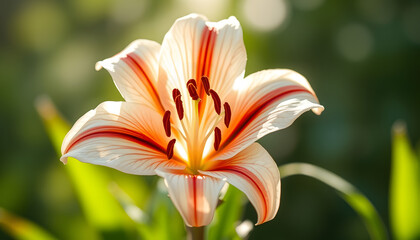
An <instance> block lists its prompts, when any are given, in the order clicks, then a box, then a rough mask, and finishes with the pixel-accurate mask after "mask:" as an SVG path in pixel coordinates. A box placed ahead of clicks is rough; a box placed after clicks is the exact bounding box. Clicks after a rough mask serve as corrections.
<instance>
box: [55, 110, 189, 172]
mask: <svg viewBox="0 0 420 240" xmlns="http://www.w3.org/2000/svg"><path fill="white" fill-rule="evenodd" d="M168 141H169V140H168V138H167V137H166V136H165V132H164V129H163V126H162V120H161V116H160V115H159V114H158V113H156V112H155V111H154V110H153V109H151V108H149V107H147V106H145V105H141V104H138V103H125V102H104V103H102V104H100V105H99V106H98V107H97V108H96V109H95V110H91V111H89V112H88V113H86V114H85V115H84V116H83V117H81V118H80V119H79V120H78V121H77V122H76V123H75V124H74V126H73V127H72V129H71V130H70V131H69V132H68V133H67V135H66V137H65V138H64V140H63V144H62V148H61V152H62V154H63V156H62V157H61V161H62V162H63V163H66V162H67V158H68V157H73V158H76V159H78V160H79V161H81V162H86V163H92V164H97V165H103V166H108V167H112V168H115V169H118V170H120V171H122V172H126V173H130V174H138V175H153V174H155V170H156V169H160V168H163V169H167V168H168V169H182V168H184V167H185V166H184V165H182V164H180V163H179V162H177V161H175V160H174V159H172V160H168V158H167V156H166V144H167V142H168Z"/></svg>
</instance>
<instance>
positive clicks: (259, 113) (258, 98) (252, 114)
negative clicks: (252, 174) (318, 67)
mask: <svg viewBox="0 0 420 240" xmlns="http://www.w3.org/2000/svg"><path fill="white" fill-rule="evenodd" d="M234 93H235V94H232V96H231V98H230V99H229V103H230V104H231V108H232V120H231V124H230V127H229V128H228V129H226V128H224V131H223V132H222V142H221V147H220V149H219V151H218V152H217V153H215V154H214V155H213V157H215V158H217V159H228V158H231V157H233V156H235V154H236V153H238V152H240V151H241V150H243V149H245V148H246V147H248V146H249V145H250V144H252V143H253V142H255V141H256V140H258V139H259V138H261V137H263V136H265V135H267V134H269V133H271V132H274V131H277V130H280V129H283V128H286V127H288V126H289V125H291V124H292V123H293V122H294V121H295V120H296V119H297V118H298V117H299V116H300V115H301V114H302V113H304V112H306V111H308V110H311V109H312V110H313V111H314V112H315V113H317V114H320V113H321V112H322V110H323V109H324V107H323V106H321V105H319V102H318V99H317V97H316V95H315V93H314V91H313V90H312V88H311V86H310V85H309V83H308V82H307V80H306V79H305V78H304V77H303V76H302V75H300V74H298V73H296V72H294V71H291V70H280V69H276V70H264V71H260V72H257V73H254V74H251V75H249V76H248V77H246V78H245V79H241V80H238V81H237V82H236V83H235V86H234ZM216 154H217V156H215V155H216Z"/></svg>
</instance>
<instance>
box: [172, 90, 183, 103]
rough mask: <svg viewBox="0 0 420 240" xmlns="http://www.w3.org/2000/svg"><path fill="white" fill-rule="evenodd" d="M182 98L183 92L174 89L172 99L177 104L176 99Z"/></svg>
mask: <svg viewBox="0 0 420 240" xmlns="http://www.w3.org/2000/svg"><path fill="white" fill-rule="evenodd" d="M180 96H181V92H180V91H179V90H178V89H176V88H174V90H172V98H173V99H174V101H175V102H176V98H177V97H180Z"/></svg>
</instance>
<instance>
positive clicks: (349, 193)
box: [279, 163, 387, 240]
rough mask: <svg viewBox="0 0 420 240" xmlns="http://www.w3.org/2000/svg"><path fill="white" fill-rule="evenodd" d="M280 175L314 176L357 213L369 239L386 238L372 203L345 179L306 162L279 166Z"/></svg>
mask: <svg viewBox="0 0 420 240" xmlns="http://www.w3.org/2000/svg"><path fill="white" fill-rule="evenodd" d="M279 171H280V176H281V177H282V178H286V177H289V176H293V175H305V176H308V177H312V178H315V179H317V180H319V181H321V182H323V183H325V184H327V185H328V186H330V187H332V188H334V189H335V190H336V191H338V193H339V195H340V196H341V197H342V198H343V199H344V200H345V201H346V202H347V203H348V204H349V205H350V206H351V207H352V208H353V209H354V210H355V211H356V212H357V213H358V214H359V216H360V217H361V218H362V220H363V221H364V223H365V225H366V228H367V230H368V232H369V235H370V237H371V239H375V240H376V239H378V240H379V239H386V238H387V233H386V230H385V226H384V224H383V222H382V220H381V218H380V216H379V214H378V213H377V211H376V209H375V207H374V206H373V205H372V203H371V202H370V201H369V200H368V199H367V198H366V197H365V196H364V195H363V194H362V193H360V192H359V190H357V189H356V188H355V187H354V186H353V185H351V184H350V183H349V182H347V181H346V180H344V179H342V178H341V177H339V176H337V175H336V174H334V173H332V172H330V171H327V170H325V169H322V168H320V167H317V166H314V165H312V164H308V163H290V164H285V165H283V166H280V167H279Z"/></svg>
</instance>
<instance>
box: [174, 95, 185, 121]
mask: <svg viewBox="0 0 420 240" xmlns="http://www.w3.org/2000/svg"><path fill="white" fill-rule="evenodd" d="M175 106H176V111H177V113H178V117H179V120H182V119H183V118H184V108H183V107H182V100H181V95H179V96H178V97H177V98H176V99H175Z"/></svg>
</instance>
